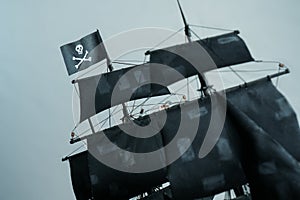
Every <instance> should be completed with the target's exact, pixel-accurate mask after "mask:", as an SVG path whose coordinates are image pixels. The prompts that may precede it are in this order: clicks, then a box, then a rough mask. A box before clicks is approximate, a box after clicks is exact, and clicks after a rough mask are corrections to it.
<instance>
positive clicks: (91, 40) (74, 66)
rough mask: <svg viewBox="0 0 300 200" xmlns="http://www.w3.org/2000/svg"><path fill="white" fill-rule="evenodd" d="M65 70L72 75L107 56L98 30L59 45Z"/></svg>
mask: <svg viewBox="0 0 300 200" xmlns="http://www.w3.org/2000/svg"><path fill="white" fill-rule="evenodd" d="M60 50H61V53H62V55H63V58H64V61H65V64H66V67H67V71H68V74H69V75H72V74H74V73H76V72H78V71H81V70H84V69H86V68H88V67H90V66H92V65H94V64H95V63H98V62H100V61H102V60H104V59H105V58H107V53H106V50H105V47H104V44H103V43H102V39H101V36H100V34H99V31H98V30H97V31H95V32H94V33H91V34H89V35H87V36H85V37H83V38H81V39H79V40H77V41H74V42H71V43H69V44H65V45H63V46H61V47H60Z"/></svg>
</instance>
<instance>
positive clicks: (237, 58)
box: [150, 32, 253, 77]
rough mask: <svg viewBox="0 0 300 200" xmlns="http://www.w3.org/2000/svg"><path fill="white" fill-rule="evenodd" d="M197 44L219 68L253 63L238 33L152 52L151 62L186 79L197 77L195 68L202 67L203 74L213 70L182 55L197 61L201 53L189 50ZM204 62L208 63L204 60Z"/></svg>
mask: <svg viewBox="0 0 300 200" xmlns="http://www.w3.org/2000/svg"><path fill="white" fill-rule="evenodd" d="M195 43H198V44H200V45H201V46H202V47H203V48H204V49H205V50H206V51H207V53H208V55H209V56H210V57H211V59H212V60H213V61H214V63H215V64H216V66H217V67H218V68H222V67H226V66H230V65H236V64H241V63H245V62H250V61H253V58H252V56H251V54H250V52H249V50H248V48H247V46H246V44H245V42H244V41H243V40H242V39H241V38H240V37H239V36H238V33H237V32H233V33H228V34H224V35H219V36H216V37H211V38H207V39H203V40H199V41H195V42H193V43H192V44H190V43H187V44H182V45H177V46H174V47H169V48H165V49H159V50H155V51H152V52H150V62H151V63H160V64H164V65H167V66H170V67H172V68H174V69H175V70H177V71H179V72H181V73H182V75H183V76H185V77H190V76H193V75H196V74H197V73H198V72H197V71H196V70H195V67H200V71H201V72H205V71H209V70H212V69H213V68H212V66H205V65H203V66H193V65H192V63H190V62H188V60H186V58H184V57H183V55H181V54H185V55H192V57H191V58H189V60H191V59H193V57H194V59H197V58H198V56H199V57H200V56H201V55H200V54H202V53H201V52H199V53H198V54H197V52H192V50H190V48H189V46H191V45H193V44H195ZM189 51H191V52H189ZM176 52H177V53H176ZM198 59H199V58H198ZM203 62H206V61H204V60H203ZM203 62H202V63H203ZM198 71H199V70H198Z"/></svg>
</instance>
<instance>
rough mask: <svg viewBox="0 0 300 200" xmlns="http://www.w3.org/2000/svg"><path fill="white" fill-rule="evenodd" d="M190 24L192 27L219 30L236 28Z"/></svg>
mask: <svg viewBox="0 0 300 200" xmlns="http://www.w3.org/2000/svg"><path fill="white" fill-rule="evenodd" d="M190 26H191V27H196V28H204V29H212V30H218V31H234V30H231V29H225V28H217V27H211V26H201V25H190Z"/></svg>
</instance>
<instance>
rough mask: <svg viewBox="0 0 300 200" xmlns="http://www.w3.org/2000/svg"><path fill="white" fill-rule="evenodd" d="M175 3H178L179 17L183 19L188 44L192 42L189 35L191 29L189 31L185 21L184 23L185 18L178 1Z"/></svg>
mask: <svg viewBox="0 0 300 200" xmlns="http://www.w3.org/2000/svg"><path fill="white" fill-rule="evenodd" d="M177 3H178V7H179V10H180V13H181V17H182V19H183V23H184V33H185V35H186V37H187V39H188V41H189V42H192V34H191V29H190V26H189V25H188V23H187V21H186V18H185V16H184V13H183V10H182V7H181V5H180V2H179V0H177Z"/></svg>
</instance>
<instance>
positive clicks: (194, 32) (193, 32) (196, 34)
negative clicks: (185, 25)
mask: <svg viewBox="0 0 300 200" xmlns="http://www.w3.org/2000/svg"><path fill="white" fill-rule="evenodd" d="M190 30H191V32H192V33H193V34H194V35H195V36H196V37H197V38H198V39H199V40H201V38H200V37H199V35H197V34H196V33H195V32H194V31H193V30H192V29H190Z"/></svg>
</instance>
